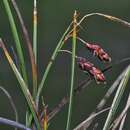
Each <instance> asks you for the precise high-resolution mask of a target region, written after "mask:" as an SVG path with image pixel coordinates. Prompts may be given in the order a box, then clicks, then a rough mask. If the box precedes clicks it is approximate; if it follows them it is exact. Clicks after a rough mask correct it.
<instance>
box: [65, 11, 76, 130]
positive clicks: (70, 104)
mask: <svg viewBox="0 0 130 130" xmlns="http://www.w3.org/2000/svg"><path fill="white" fill-rule="evenodd" d="M76 17H77V12H76V11H75V13H74V20H73V24H74V25H73V39H72V40H73V41H72V66H71V86H70V97H69V109H68V118H67V125H66V130H70V124H71V114H72V103H73V92H74V77H75V71H74V70H75V53H76V31H77V30H76V25H77V20H76Z"/></svg>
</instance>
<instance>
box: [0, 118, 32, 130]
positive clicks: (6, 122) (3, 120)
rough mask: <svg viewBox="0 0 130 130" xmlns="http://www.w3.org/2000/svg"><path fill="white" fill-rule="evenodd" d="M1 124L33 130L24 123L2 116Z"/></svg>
mask: <svg viewBox="0 0 130 130" xmlns="http://www.w3.org/2000/svg"><path fill="white" fill-rule="evenodd" d="M0 124H6V125H10V126H13V127H17V128H19V129H23V130H31V129H30V128H27V127H26V126H25V125H23V124H20V123H18V122H16V121H12V120H9V119H5V118H3V117H0Z"/></svg>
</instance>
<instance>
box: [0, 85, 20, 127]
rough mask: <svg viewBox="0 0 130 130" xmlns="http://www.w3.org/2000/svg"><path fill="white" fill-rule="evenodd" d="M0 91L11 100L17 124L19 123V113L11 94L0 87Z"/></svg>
mask: <svg viewBox="0 0 130 130" xmlns="http://www.w3.org/2000/svg"><path fill="white" fill-rule="evenodd" d="M0 89H1V90H2V91H3V92H4V94H5V95H6V96H7V98H8V99H9V102H10V104H11V106H12V108H13V111H14V114H15V120H16V122H18V112H17V109H16V106H15V104H14V101H13V99H12V97H11V96H10V94H9V92H8V91H7V90H6V89H5V88H4V87H2V86H0ZM15 130H17V128H15Z"/></svg>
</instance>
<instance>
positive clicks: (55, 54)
mask: <svg viewBox="0 0 130 130" xmlns="http://www.w3.org/2000/svg"><path fill="white" fill-rule="evenodd" d="M70 27H71V24H70V25H69V26H68V28H67V29H66V31H65V32H64V34H63V35H62V37H61V39H60V41H59V42H58V44H57V46H56V48H55V50H54V52H53V54H52V56H51V59H50V61H49V63H48V65H47V67H46V69H45V73H44V75H43V77H42V80H41V83H40V85H39V86H38V92H37V97H36V106H37V107H38V103H39V97H40V94H41V92H42V89H43V86H44V84H45V81H46V78H47V76H48V73H49V71H50V69H51V66H52V64H53V61H54V60H55V59H56V57H57V55H58V51H59V50H60V49H61V48H62V46H63V45H64V38H65V36H66V34H67V33H68V32H69V30H70Z"/></svg>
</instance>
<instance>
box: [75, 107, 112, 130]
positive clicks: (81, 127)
mask: <svg viewBox="0 0 130 130" xmlns="http://www.w3.org/2000/svg"><path fill="white" fill-rule="evenodd" d="M109 109H110V107H109V108H106V109H103V110H101V111H99V112H97V113H95V114H93V115H91V116H90V117H89V118H87V119H86V120H84V121H83V122H81V123H80V124H79V125H78V126H77V127H76V128H74V129H73V130H86V127H85V126H86V124H87V123H88V122H89V121H90V120H92V119H93V118H95V117H97V116H98V115H99V114H102V113H104V112H106V111H108V110H109Z"/></svg>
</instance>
